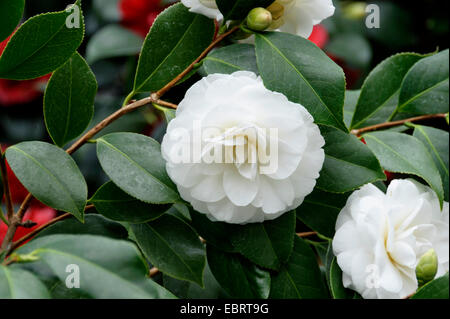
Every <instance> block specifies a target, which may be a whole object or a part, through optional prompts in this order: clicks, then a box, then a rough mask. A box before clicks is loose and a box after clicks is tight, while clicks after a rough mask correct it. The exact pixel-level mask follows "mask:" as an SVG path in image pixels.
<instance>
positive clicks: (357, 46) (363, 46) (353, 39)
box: [326, 32, 372, 70]
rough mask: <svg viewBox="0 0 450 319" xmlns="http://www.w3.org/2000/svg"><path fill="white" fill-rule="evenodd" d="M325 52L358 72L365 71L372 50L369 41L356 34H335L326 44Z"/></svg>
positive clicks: (370, 58)
mask: <svg viewBox="0 0 450 319" xmlns="http://www.w3.org/2000/svg"><path fill="white" fill-rule="evenodd" d="M326 52H327V53H330V54H331V55H333V56H335V57H338V58H340V59H342V60H343V61H345V63H346V64H348V65H349V66H351V67H354V68H357V69H359V70H364V69H366V68H367V67H368V66H369V64H370V61H371V60H372V48H371V45H370V43H369V41H368V40H367V39H366V38H365V37H364V36H362V35H361V34H359V33H356V32H346V33H339V34H336V35H335V36H333V37H332V38H331V40H330V42H329V43H328V44H327V46H326Z"/></svg>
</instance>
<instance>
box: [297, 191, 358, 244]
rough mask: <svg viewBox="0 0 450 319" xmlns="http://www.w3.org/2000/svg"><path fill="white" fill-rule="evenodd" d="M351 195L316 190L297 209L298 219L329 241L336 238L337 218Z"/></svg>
mask: <svg viewBox="0 0 450 319" xmlns="http://www.w3.org/2000/svg"><path fill="white" fill-rule="evenodd" d="M349 195H350V194H349V193H346V194H333V193H326V192H324V191H321V190H320V189H317V188H316V189H315V190H314V191H313V192H312V193H311V194H310V195H309V196H308V197H306V198H305V200H304V201H303V203H302V205H300V207H298V208H297V218H298V219H299V220H301V221H302V222H303V223H304V224H305V225H307V226H308V227H309V228H311V229H312V230H314V231H316V232H318V233H319V234H321V235H322V236H325V237H327V238H329V239H331V238H333V237H334V233H335V226H336V220H337V217H338V215H339V213H340V211H341V210H342V208H343V207H344V206H345V204H346V202H347V198H348V196H349Z"/></svg>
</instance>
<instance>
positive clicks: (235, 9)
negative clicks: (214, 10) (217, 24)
mask: <svg viewBox="0 0 450 319" xmlns="http://www.w3.org/2000/svg"><path fill="white" fill-rule="evenodd" d="M274 1H275V0H216V3H217V6H218V7H219V10H220V12H222V14H223V16H224V18H225V20H243V19H245V18H246V17H247V15H248V13H249V12H250V10H252V9H253V8H258V7H262V8H267V7H268V6H270V5H271V4H272V3H273V2H274Z"/></svg>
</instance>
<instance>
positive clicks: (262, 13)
mask: <svg viewBox="0 0 450 319" xmlns="http://www.w3.org/2000/svg"><path fill="white" fill-rule="evenodd" d="M271 23H272V14H271V13H270V11H268V10H266V9H264V8H255V9H253V10H252V11H250V13H249V14H248V16H247V26H248V27H249V28H250V29H251V30H255V31H264V30H266V29H267V28H268V27H269V26H270V25H271Z"/></svg>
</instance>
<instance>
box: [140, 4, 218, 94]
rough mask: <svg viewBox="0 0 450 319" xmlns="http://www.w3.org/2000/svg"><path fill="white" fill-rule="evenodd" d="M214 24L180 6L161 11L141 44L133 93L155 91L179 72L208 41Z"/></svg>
mask: <svg viewBox="0 0 450 319" xmlns="http://www.w3.org/2000/svg"><path fill="white" fill-rule="evenodd" d="M214 33H215V26H214V21H213V20H210V19H208V18H207V17H205V16H203V15H199V14H194V13H191V12H189V10H188V8H186V7H185V6H184V5H183V4H181V3H179V4H175V5H173V6H171V7H169V8H168V9H166V10H165V11H163V12H162V13H161V14H160V15H159V16H158V18H157V19H156V20H155V22H154V23H153V26H152V28H151V30H150V33H149V34H148V35H147V38H146V39H145V41H144V46H143V48H142V53H141V57H140V59H139V64H138V68H137V73H136V79H135V81H134V92H136V93H139V92H148V91H157V90H159V89H161V88H162V87H164V86H165V85H166V84H168V83H169V82H170V81H171V80H172V79H174V78H175V77H176V76H177V75H179V74H180V73H181V72H183V71H184V70H185V69H186V68H187V67H188V66H189V65H190V64H191V63H192V62H194V61H195V60H196V59H197V58H198V57H199V56H200V54H201V53H202V52H203V51H204V50H205V49H206V48H207V47H208V45H209V44H210V43H211V42H212V39H213V36H214Z"/></svg>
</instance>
